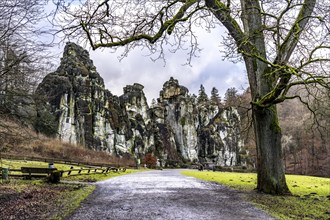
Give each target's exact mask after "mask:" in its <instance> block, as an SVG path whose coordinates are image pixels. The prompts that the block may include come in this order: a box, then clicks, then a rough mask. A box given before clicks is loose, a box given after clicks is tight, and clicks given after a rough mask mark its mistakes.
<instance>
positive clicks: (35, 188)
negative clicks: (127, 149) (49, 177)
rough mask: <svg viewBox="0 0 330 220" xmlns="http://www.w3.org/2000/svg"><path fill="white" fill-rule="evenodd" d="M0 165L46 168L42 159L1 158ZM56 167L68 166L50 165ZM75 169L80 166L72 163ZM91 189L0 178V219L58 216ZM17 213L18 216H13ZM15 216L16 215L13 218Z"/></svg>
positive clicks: (75, 178)
mask: <svg viewBox="0 0 330 220" xmlns="http://www.w3.org/2000/svg"><path fill="white" fill-rule="evenodd" d="M0 166H2V167H8V168H9V171H10V169H20V168H21V167H48V163H46V162H37V161H19V160H4V159H3V160H1V164H0ZM54 166H55V167H56V168H57V169H58V170H68V169H70V168H71V165H65V164H56V163H55V164H54ZM74 168H75V169H79V168H80V167H78V166H74ZM134 172H138V170H130V169H127V170H126V172H118V173H117V172H109V173H107V174H90V175H80V176H67V173H65V176H64V177H62V178H61V180H66V181H75V182H76V181H78V182H96V181H101V180H106V179H109V178H112V177H115V176H120V175H126V174H130V173H134ZM94 190H95V185H93V184H79V183H74V184H72V183H68V182H65V183H59V184H49V183H47V182H46V181H45V180H44V179H32V180H22V179H10V180H9V181H1V180H0V202H1V206H0V213H1V217H0V219H15V218H16V217H17V218H19V217H20V216H22V215H24V216H26V218H27V219H62V218H64V217H65V216H68V215H70V214H71V213H72V212H73V211H74V210H76V209H77V208H78V207H79V206H80V203H81V202H82V201H83V200H84V199H86V198H87V197H88V196H89V195H90V194H91V193H92V192H93V191H94ZM16 215H18V216H16ZM15 216H16V217H15Z"/></svg>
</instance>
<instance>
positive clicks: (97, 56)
mask: <svg viewBox="0 0 330 220" xmlns="http://www.w3.org/2000/svg"><path fill="white" fill-rule="evenodd" d="M197 35H198V36H199V39H200V42H199V43H200V47H201V48H202V49H203V50H202V52H201V53H200V54H199V55H200V57H199V58H194V59H193V60H192V63H191V66H189V65H183V64H185V62H186V60H187V55H186V52H185V51H181V52H178V53H175V54H173V53H167V54H166V65H165V66H164V62H163V61H162V60H158V61H156V62H153V61H152V60H151V59H150V57H148V56H146V54H147V52H146V51H141V50H140V49H138V48H136V49H135V50H133V51H131V52H130V53H129V55H128V56H127V57H126V58H124V59H123V60H121V61H119V60H118V58H117V57H118V56H119V55H120V50H119V51H118V52H116V53H111V52H109V50H107V49H104V50H97V51H90V54H91V59H92V60H93V61H94V65H95V66H96V68H97V70H98V72H99V73H100V75H101V76H102V77H103V78H104V83H105V85H106V88H107V89H109V90H110V91H111V92H112V93H113V94H115V95H122V94H123V87H125V86H126V85H131V84H133V83H140V84H142V85H144V92H145V94H146V96H147V99H148V102H151V99H152V98H158V97H159V91H160V90H161V89H162V87H163V84H164V83H165V82H166V81H167V80H168V79H169V78H170V77H171V76H173V77H174V78H176V79H178V80H179V83H180V84H181V85H183V86H185V87H187V88H188V89H189V91H190V93H194V94H198V90H199V87H200V85H201V84H203V85H204V87H205V89H206V91H207V92H208V94H210V91H211V89H212V87H216V88H217V89H218V90H219V93H220V95H222V96H223V94H224V93H225V91H226V90H227V89H228V88H229V87H236V88H237V89H240V88H241V87H245V88H246V87H247V80H246V74H245V71H244V65H243V64H233V63H231V62H228V61H223V60H222V56H221V53H220V52H219V51H220V48H219V46H218V45H219V44H220V40H221V38H220V37H221V33H220V31H219V30H217V31H213V32H212V33H207V32H206V31H204V30H198V33H197Z"/></svg>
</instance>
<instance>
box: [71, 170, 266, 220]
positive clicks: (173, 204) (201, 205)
mask: <svg viewBox="0 0 330 220" xmlns="http://www.w3.org/2000/svg"><path fill="white" fill-rule="evenodd" d="M68 219H77V220H83V219H93V220H94V219H99V220H101V219H102V220H104V219H113V220H124V219H125V220H131V219H132V220H146V219H152V220H160V219H164V220H183V219H184V220H186V219H187V220H188V219H189V220H190V219H196V220H200V219H201V220H202V219H203V220H221V219H226V220H227V219H244V220H245V219H254V220H255V219H262V220H264V219H272V218H271V217H269V216H268V215H266V214H265V213H264V212H262V211H261V210H259V209H257V208H254V207H253V206H252V205H250V204H248V203H245V202H243V201H242V199H240V198H239V195H238V194H237V193H235V192H234V191H232V190H230V189H228V188H225V187H223V186H219V185H217V184H213V183H207V182H202V181H200V180H197V179H195V178H192V177H186V176H183V175H181V174H180V170H163V171H148V172H139V173H135V174H130V175H125V176H119V177H115V178H112V179H109V180H106V181H102V182H99V183H98V184H97V189H96V190H95V191H94V193H93V194H92V195H91V196H90V197H89V198H88V199H87V200H85V201H84V202H83V204H82V207H81V208H80V209H78V210H77V211H76V213H75V214H74V215H73V216H71V217H70V218H68Z"/></svg>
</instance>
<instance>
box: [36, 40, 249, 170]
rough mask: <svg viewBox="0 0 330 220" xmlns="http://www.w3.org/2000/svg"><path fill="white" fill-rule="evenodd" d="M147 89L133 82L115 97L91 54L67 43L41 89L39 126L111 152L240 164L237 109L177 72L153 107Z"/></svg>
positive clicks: (172, 161) (38, 127)
mask: <svg viewBox="0 0 330 220" xmlns="http://www.w3.org/2000/svg"><path fill="white" fill-rule="evenodd" d="M143 88H144V87H143V85H140V84H137V83H135V84H133V85H128V86H126V87H125V88H124V94H123V95H121V96H120V97H117V96H115V95H112V94H111V92H110V91H108V90H107V89H105V86H104V82H103V79H102V78H101V77H100V75H99V74H98V73H97V71H96V68H95V66H94V65H93V62H92V61H91V60H90V58H89V54H88V52H87V51H86V50H84V49H83V48H81V47H79V46H77V45H75V44H73V43H68V44H67V45H66V47H65V50H64V53H63V58H62V59H61V64H60V66H59V67H58V69H57V70H56V71H55V72H54V73H50V74H49V75H47V76H46V77H45V78H44V80H43V81H42V82H41V83H40V85H39V87H38V89H37V91H36V94H37V97H38V100H37V101H36V103H37V112H38V114H37V118H38V120H37V123H36V129H37V130H39V131H40V132H44V133H46V134H48V135H54V136H57V137H59V138H60V139H62V140H64V141H69V142H72V143H79V144H82V145H85V146H86V147H88V148H92V149H95V150H101V151H106V152H109V153H111V154H116V155H123V154H130V155H133V156H134V157H136V158H140V157H142V156H143V155H145V154H146V153H152V154H154V155H155V156H157V157H158V158H159V159H162V160H164V162H165V163H167V164H170V163H174V164H175V163H185V162H190V161H196V162H197V161H200V162H213V163H216V164H218V165H222V166H232V165H237V164H238V163H239V155H238V152H239V151H240V149H241V147H242V146H241V145H242V143H241V140H240V130H239V122H240V119H239V114H238V113H237V111H236V110H235V109H233V108H223V107H221V106H220V105H218V104H214V103H212V102H209V101H205V102H202V103H197V98H196V96H195V95H190V94H189V91H188V89H187V88H186V87H184V86H181V85H180V84H179V82H178V81H177V80H176V79H173V78H170V79H169V81H167V82H165V83H164V85H163V88H162V90H161V91H160V96H159V98H158V101H157V103H153V105H152V106H150V107H149V106H148V102H147V100H146V97H145V95H144V92H143Z"/></svg>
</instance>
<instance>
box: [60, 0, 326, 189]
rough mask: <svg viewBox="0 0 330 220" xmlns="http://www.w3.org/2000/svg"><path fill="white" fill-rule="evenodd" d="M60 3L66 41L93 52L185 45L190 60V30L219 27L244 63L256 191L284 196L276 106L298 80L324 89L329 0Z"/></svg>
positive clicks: (230, 51) (229, 51)
mask: <svg viewBox="0 0 330 220" xmlns="http://www.w3.org/2000/svg"><path fill="white" fill-rule="evenodd" d="M58 6H59V9H60V10H59V14H58V15H59V21H60V24H61V25H62V29H63V31H64V33H65V34H66V37H68V38H69V39H78V41H80V42H82V41H83V42H88V43H89V44H90V45H91V47H92V48H93V49H97V48H104V47H109V48H115V49H116V48H118V47H121V46H124V47H125V48H126V50H125V52H128V51H130V50H131V49H132V48H135V47H145V48H148V49H149V50H150V51H151V53H153V54H157V56H156V57H158V58H163V57H164V50H165V48H166V47H170V49H171V51H172V52H175V51H177V50H181V49H183V50H188V53H189V59H191V58H193V57H194V55H195V53H196V52H198V51H199V48H198V43H197V36H196V32H194V30H195V28H196V27H197V28H198V27H201V28H204V29H205V30H206V31H208V30H210V29H212V28H219V27H220V26H223V27H225V29H226V33H224V34H223V36H224V41H223V44H224V45H225V46H227V47H226V53H225V55H226V57H227V58H229V59H234V60H236V61H237V59H238V60H239V59H241V60H243V61H244V63H245V66H246V71H247V76H248V80H249V84H250V89H251V96H252V106H251V108H252V113H253V123H254V129H255V134H256V144H257V170H258V181H257V182H258V183H257V188H258V190H259V191H262V192H265V193H270V194H285V193H289V189H288V187H287V184H286V181H285V175H284V169H283V161H282V149H281V129H280V127H279V124H278V117H277V110H276V104H278V103H281V102H283V101H284V100H286V99H293V98H299V96H298V95H297V96H296V95H293V96H289V95H288V92H289V91H290V90H291V89H292V88H293V87H295V86H296V85H311V84H317V85H319V86H320V87H324V88H327V89H329V69H330V68H329V59H330V55H329V54H330V53H329V49H330V46H329V44H330V39H329V30H330V27H329V23H330V22H329V14H330V13H329V7H330V2H329V1H327V0H285V1H284V0H240V1H238V0H236V1H231V0H204V1H202V0H167V1H164V0H149V1H148V0H138V1H133V0H120V1H119V0H112V1H109V0H105V1H101V2H100V1H94V0H86V1H82V2H81V1H77V2H75V1H71V2H70V3H68V2H66V3H64V2H63V1H60V2H58ZM201 40H207V39H201ZM216 43H217V42H214V44H216ZM124 55H126V54H124ZM189 59H188V60H189Z"/></svg>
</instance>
